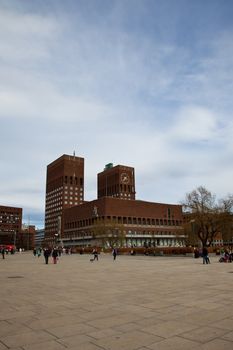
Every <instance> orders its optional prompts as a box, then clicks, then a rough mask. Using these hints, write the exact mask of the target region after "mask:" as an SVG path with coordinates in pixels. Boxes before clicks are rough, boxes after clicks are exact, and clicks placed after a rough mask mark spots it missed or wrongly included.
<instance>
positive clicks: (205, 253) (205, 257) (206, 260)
mask: <svg viewBox="0 0 233 350" xmlns="http://www.w3.org/2000/svg"><path fill="white" fill-rule="evenodd" d="M202 257H203V264H210V259H209V255H208V249H207V247H203V250H202Z"/></svg>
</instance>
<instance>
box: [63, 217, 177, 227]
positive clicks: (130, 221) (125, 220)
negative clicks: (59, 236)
mask: <svg viewBox="0 0 233 350" xmlns="http://www.w3.org/2000/svg"><path fill="white" fill-rule="evenodd" d="M101 220H103V221H104V220H109V221H111V222H112V223H116V224H124V225H148V226H180V225H182V220H167V219H151V218H147V219H146V218H136V217H121V216H119V217H116V216H113V217H110V216H108V217H107V218H104V217H101V218H100V217H99V218H98V221H101ZM93 224H94V218H91V219H86V220H78V221H74V222H66V223H65V229H71V228H79V227H85V226H91V225H93Z"/></svg>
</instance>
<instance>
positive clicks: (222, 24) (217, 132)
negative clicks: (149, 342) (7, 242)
mask: <svg viewBox="0 0 233 350" xmlns="http://www.w3.org/2000/svg"><path fill="white" fill-rule="evenodd" d="M232 96H233V1H232V0H205V1H203V0H66V1H64V0H46V1H44V0H30V1H27V0H11V1H9V0H0V205H7V206H15V207H21V208H23V222H24V223H30V224H32V225H35V226H36V227H38V228H42V227H43V226H44V211H45V186H46V167H47V165H48V164H50V163H51V162H52V161H54V160H55V159H57V158H58V157H60V156H61V155H63V154H73V152H74V151H75V154H76V156H80V157H84V158H85V188H84V197H85V200H93V199H96V197H97V174H98V173H99V172H101V171H103V169H104V166H105V164H107V163H110V162H112V163H113V164H114V165H118V164H121V165H126V166H131V167H134V169H135V180H136V199H140V200H146V201H151V202H159V203H171V204H179V203H181V201H182V200H183V199H184V198H185V195H186V193H189V192H191V191H192V190H194V189H196V188H197V187H199V186H204V187H206V188H207V189H208V190H209V191H211V192H212V193H213V194H215V195H216V196H217V197H218V198H222V197H225V196H227V195H228V194H231V193H232V192H233V190H232V175H233V161H232V160H233V137H232V135H233V118H232V111H233V98H232Z"/></svg>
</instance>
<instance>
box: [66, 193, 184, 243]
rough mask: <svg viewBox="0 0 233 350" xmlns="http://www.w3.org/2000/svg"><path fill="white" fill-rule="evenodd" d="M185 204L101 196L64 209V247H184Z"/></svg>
mask: <svg viewBox="0 0 233 350" xmlns="http://www.w3.org/2000/svg"><path fill="white" fill-rule="evenodd" d="M182 225H183V219H182V206H181V205H174V204H162V203H152V202H146V201H140V200H131V201H126V200H125V199H120V198H113V197H102V198H99V199H96V200H93V201H90V202H86V203H83V204H82V205H79V206H74V207H72V208H68V209H66V210H65V211H64V226H63V230H62V231H63V237H61V238H62V244H63V245H64V246H88V245H89V246H90V245H91V246H93V245H105V246H111V245H119V246H125V247H143V246H144V247H150V246H154V247H155V246H183V245H184V244H185V237H184V235H183V227H182Z"/></svg>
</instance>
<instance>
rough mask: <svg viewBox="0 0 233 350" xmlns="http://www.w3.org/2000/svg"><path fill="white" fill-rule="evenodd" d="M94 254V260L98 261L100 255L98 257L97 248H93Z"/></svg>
mask: <svg viewBox="0 0 233 350" xmlns="http://www.w3.org/2000/svg"><path fill="white" fill-rule="evenodd" d="M92 254H93V255H94V258H93V261H94V260H97V261H98V260H99V257H98V251H97V249H96V248H94V249H93V251H92Z"/></svg>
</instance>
